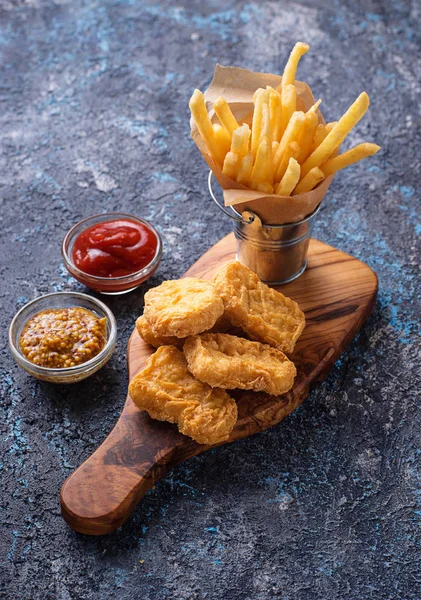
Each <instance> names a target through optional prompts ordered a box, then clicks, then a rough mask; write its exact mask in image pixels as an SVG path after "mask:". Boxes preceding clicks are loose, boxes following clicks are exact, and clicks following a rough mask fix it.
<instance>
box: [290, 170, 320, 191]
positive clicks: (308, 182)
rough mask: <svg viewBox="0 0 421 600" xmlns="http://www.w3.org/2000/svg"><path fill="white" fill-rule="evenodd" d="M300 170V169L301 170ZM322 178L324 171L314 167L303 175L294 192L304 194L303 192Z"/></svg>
mask: <svg viewBox="0 0 421 600" xmlns="http://www.w3.org/2000/svg"><path fill="white" fill-rule="evenodd" d="M301 172H302V171H301ZM322 179H324V173H323V171H322V170H321V169H319V167H314V168H313V169H311V171H309V172H308V173H307V175H306V176H305V177H303V178H302V179H301V181H300V183H299V184H298V185H297V187H296V188H295V190H294V194H304V193H305V192H311V190H313V189H314V188H315V187H316V185H317V184H318V183H320V182H321V181H322Z"/></svg>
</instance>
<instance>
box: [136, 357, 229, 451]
mask: <svg viewBox="0 0 421 600" xmlns="http://www.w3.org/2000/svg"><path fill="white" fill-rule="evenodd" d="M129 394H130V396H131V398H132V400H133V402H134V403H135V404H136V405H137V406H138V407H139V408H140V409H142V410H146V411H147V412H148V413H149V415H150V416H151V417H152V418H154V419H158V420H159V421H169V422H170V423H177V425H178V428H179V430H180V432H181V433H184V434H185V435H188V436H190V437H191V438H193V439H194V440H196V441H197V442H199V444H209V445H212V444H218V443H220V442H223V441H225V440H227V439H228V438H229V435H230V433H231V431H232V429H233V427H234V425H235V422H236V420H237V405H236V403H235V401H234V400H233V399H232V398H231V397H230V396H229V395H228V394H227V393H226V392H225V391H224V390H220V389H213V388H211V387H210V386H208V385H207V384H206V383H202V382H201V381H199V380H198V379H196V378H195V377H194V376H193V375H192V374H191V373H190V372H189V371H188V369H187V361H186V359H185V357H184V354H183V353H182V352H181V351H180V350H178V349H177V348H175V346H161V347H160V348H158V350H157V351H156V352H155V353H154V354H152V356H150V357H149V358H148V360H147V362H146V367H145V368H144V369H143V370H142V371H141V372H140V373H138V374H137V375H136V376H135V377H134V378H133V379H132V381H131V382H130V385H129Z"/></svg>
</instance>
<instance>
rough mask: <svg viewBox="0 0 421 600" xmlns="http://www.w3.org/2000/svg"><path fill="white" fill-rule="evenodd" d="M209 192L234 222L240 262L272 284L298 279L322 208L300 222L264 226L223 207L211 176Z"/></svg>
mask: <svg viewBox="0 0 421 600" xmlns="http://www.w3.org/2000/svg"><path fill="white" fill-rule="evenodd" d="M208 183H209V192H210V194H211V197H212V199H213V200H214V202H215V203H216V204H217V206H218V207H219V209H220V210H222V211H223V212H224V213H225V214H226V215H228V216H229V217H230V218H231V219H233V220H234V235H235V238H236V240H237V259H238V260H239V261H240V262H241V263H242V264H243V265H245V266H246V267H248V268H249V269H251V270H252V271H254V272H255V273H256V275H257V276H258V277H259V279H261V280H262V281H264V282H265V283H267V284H269V285H281V284H283V283H289V282H290V281H293V280H294V279H297V277H299V276H300V275H301V274H302V273H304V271H305V269H306V266H307V252H308V245H309V242H310V237H311V233H312V230H313V226H314V221H315V218H316V215H317V213H318V212H319V210H320V205H319V206H318V207H317V208H316V210H315V211H314V212H313V213H312V214H311V215H309V216H308V217H306V218H305V219H303V220H302V221H298V222H297V223H286V224H285V225H263V224H262V223H261V221H260V219H259V217H257V215H254V214H253V213H252V212H248V213H247V214H248V215H249V219H245V218H243V217H242V216H241V215H240V213H238V212H237V211H236V210H235V209H234V208H232V207H229V209H227V208H225V207H224V206H222V205H221V204H220V203H219V202H218V200H217V198H216V197H215V194H214V192H213V189H212V172H210V174H209V180H208Z"/></svg>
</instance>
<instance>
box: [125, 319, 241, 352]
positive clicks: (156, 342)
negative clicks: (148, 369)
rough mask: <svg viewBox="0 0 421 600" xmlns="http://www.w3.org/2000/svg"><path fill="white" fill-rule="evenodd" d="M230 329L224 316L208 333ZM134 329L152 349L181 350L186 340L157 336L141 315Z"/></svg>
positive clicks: (228, 322) (172, 336)
mask: <svg viewBox="0 0 421 600" xmlns="http://www.w3.org/2000/svg"><path fill="white" fill-rule="evenodd" d="M231 327H232V325H231V323H230V321H228V319H227V318H226V317H225V315H222V317H219V319H218V320H217V321H216V323H215V325H214V326H213V327H212V329H211V330H210V331H212V332H216V333H222V332H224V331H227V329H230V328H231ZM136 329H137V332H138V334H139V335H140V337H141V338H142V340H143V341H144V342H146V343H147V344H150V345H151V346H153V347H154V348H159V347H160V346H177V348H179V349H180V350H182V348H183V344H184V342H185V340H186V338H177V337H175V336H174V335H171V336H163V335H158V334H157V333H156V331H154V329H153V328H152V326H151V325H149V323H148V321H147V320H146V318H145V316H144V315H141V316H140V317H138V318H137V320H136Z"/></svg>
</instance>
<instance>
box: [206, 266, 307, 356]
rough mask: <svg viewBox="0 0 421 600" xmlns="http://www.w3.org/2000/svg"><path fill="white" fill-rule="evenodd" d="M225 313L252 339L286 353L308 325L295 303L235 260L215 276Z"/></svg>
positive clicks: (292, 348)
mask: <svg viewBox="0 0 421 600" xmlns="http://www.w3.org/2000/svg"><path fill="white" fill-rule="evenodd" d="M212 282H213V284H214V286H215V288H216V291H217V292H218V294H219V295H220V296H221V298H222V300H223V302H224V307H225V314H226V316H227V317H228V318H229V320H230V321H231V322H232V323H233V324H234V325H237V326H238V327H241V329H242V330H243V331H245V332H246V333H247V334H248V335H249V336H250V337H251V338H253V339H254V340H257V341H259V342H265V343H266V344H269V345H270V346H274V347H275V348H278V349H279V350H282V351H283V352H287V353H289V352H292V351H293V350H294V346H295V343H296V341H297V340H298V338H299V337H300V335H301V333H302V331H303V329H304V327H305V322H306V321H305V317H304V313H303V312H302V311H301V310H300V307H299V306H298V304H297V303H296V302H294V301H293V300H291V299H290V298H287V297H286V296H284V295H283V294H281V293H280V292H277V291H276V290H274V289H272V288H270V287H269V286H267V285H266V284H264V283H262V282H261V281H260V279H259V278H258V277H257V275H256V274H255V273H253V271H250V269H248V268H247V267H245V266H244V265H242V264H241V263H239V262H237V261H234V262H230V263H228V264H226V265H224V266H223V267H221V268H220V269H219V270H218V271H217V272H216V274H215V276H214V278H213V281H212Z"/></svg>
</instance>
